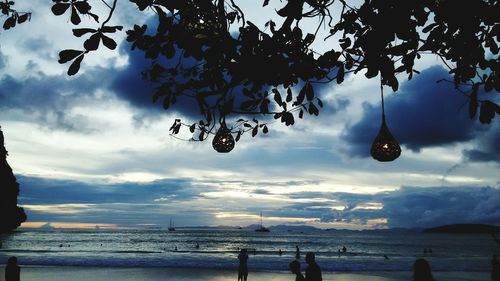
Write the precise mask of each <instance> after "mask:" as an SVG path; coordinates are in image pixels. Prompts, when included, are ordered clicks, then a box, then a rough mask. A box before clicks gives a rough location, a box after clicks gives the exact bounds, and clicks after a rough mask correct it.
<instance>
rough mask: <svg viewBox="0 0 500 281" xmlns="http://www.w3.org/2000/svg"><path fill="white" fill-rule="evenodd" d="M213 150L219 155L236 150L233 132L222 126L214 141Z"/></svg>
mask: <svg viewBox="0 0 500 281" xmlns="http://www.w3.org/2000/svg"><path fill="white" fill-rule="evenodd" d="M212 146H213V148H214V149H215V150H216V151H217V152H219V153H227V152H229V151H231V150H233V148H234V138H233V135H231V131H230V130H229V129H228V128H227V127H226V126H225V125H222V126H221V127H220V128H219V130H218V131H217V133H216V134H215V137H214V139H213V141H212Z"/></svg>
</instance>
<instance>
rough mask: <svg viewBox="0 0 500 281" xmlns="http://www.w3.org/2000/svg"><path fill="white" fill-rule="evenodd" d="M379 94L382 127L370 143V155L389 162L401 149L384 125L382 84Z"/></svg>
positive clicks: (394, 158)
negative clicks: (380, 98)
mask: <svg viewBox="0 0 500 281" xmlns="http://www.w3.org/2000/svg"><path fill="white" fill-rule="evenodd" d="M380 94H381V97H382V125H381V126H380V130H379V132H378V135H377V136H376V137H375V139H374V140H373V143H372V148H371V151H370V152H371V155H372V157H373V158H374V159H375V160H378V161H380V162H389V161H394V160H396V159H397V158H398V157H399V155H401V147H400V146H399V143H398V141H397V140H396V139H395V138H394V137H393V136H392V134H391V132H390V131H389V128H388V127H387V124H386V123H385V108H384V92H383V88H382V84H381V85H380Z"/></svg>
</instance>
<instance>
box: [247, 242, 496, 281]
mask: <svg viewBox="0 0 500 281" xmlns="http://www.w3.org/2000/svg"><path fill="white" fill-rule="evenodd" d="M344 249H345V247H344ZM280 252H281V249H280ZM344 252H345V251H344ZM238 260H239V262H240V264H239V266H238V281H247V278H248V264H247V262H248V251H247V249H241V250H240V253H239V255H238ZM299 260H300V249H299V246H295V260H293V261H292V262H290V264H289V265H288V266H289V268H290V271H291V272H292V273H293V274H295V281H323V277H322V275H321V268H320V267H319V265H318V264H317V263H316V256H315V254H314V253H313V252H308V253H307V254H306V257H305V261H306V263H307V267H306V270H305V274H304V275H303V274H302V271H301V268H300V267H301V266H300V261H299ZM491 280H492V281H500V263H499V261H498V258H497V256H496V255H493V258H492V259H491ZM413 281H436V280H435V279H434V277H433V276H432V271H431V266H430V264H429V262H428V261H427V260H426V259H423V258H419V259H417V260H416V261H415V263H414V264H413Z"/></svg>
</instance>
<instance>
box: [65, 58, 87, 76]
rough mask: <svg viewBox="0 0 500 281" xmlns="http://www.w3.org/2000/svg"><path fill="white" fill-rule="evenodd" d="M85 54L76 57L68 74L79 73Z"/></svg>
mask: <svg viewBox="0 0 500 281" xmlns="http://www.w3.org/2000/svg"><path fill="white" fill-rule="evenodd" d="M84 56H85V55H84V54H81V55H80V56H79V57H77V58H76V60H74V61H73V63H71V65H70V66H69V68H68V75H69V76H72V75H75V74H77V73H78V71H79V70H80V64H81V63H82V60H83V57H84Z"/></svg>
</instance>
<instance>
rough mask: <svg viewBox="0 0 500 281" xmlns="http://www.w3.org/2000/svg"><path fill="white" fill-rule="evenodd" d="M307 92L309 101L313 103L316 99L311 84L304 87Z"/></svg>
mask: <svg viewBox="0 0 500 281" xmlns="http://www.w3.org/2000/svg"><path fill="white" fill-rule="evenodd" d="M304 88H305V92H306V98H307V100H308V101H312V100H313V99H314V89H313V87H312V85H311V83H309V82H307V83H306V85H305V86H304Z"/></svg>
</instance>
